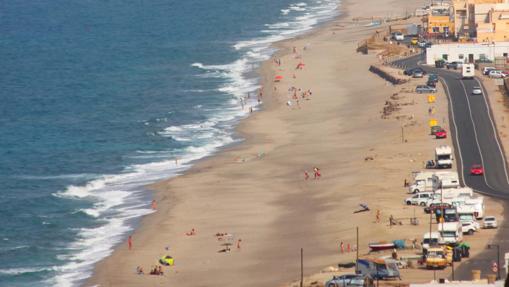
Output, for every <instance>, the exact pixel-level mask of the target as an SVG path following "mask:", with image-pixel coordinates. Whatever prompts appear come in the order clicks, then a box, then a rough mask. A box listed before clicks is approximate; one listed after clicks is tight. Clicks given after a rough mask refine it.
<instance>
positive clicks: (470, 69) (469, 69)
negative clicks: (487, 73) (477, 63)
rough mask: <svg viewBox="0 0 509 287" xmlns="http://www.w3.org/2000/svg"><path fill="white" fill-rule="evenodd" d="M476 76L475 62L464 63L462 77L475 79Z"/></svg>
mask: <svg viewBox="0 0 509 287" xmlns="http://www.w3.org/2000/svg"><path fill="white" fill-rule="evenodd" d="M474 76H475V68H474V64H463V68H462V70H461V77H462V78H463V79H473V78H474Z"/></svg>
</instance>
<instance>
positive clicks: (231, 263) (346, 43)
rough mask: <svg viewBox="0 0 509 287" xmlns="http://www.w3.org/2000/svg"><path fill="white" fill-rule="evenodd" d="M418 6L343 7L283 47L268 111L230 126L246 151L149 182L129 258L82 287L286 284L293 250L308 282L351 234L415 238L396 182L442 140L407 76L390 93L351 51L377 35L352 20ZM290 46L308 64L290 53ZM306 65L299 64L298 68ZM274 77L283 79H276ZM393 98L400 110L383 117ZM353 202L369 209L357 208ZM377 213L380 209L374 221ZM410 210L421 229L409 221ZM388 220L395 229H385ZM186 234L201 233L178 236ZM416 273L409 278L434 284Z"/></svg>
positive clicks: (294, 274) (401, 2)
mask: <svg viewBox="0 0 509 287" xmlns="http://www.w3.org/2000/svg"><path fill="white" fill-rule="evenodd" d="M423 2H425V1H408V0H370V1H351V0H349V1H346V2H344V3H343V4H342V9H344V10H343V11H342V13H343V17H341V18H339V19H338V20H336V21H334V22H332V23H330V24H328V25H326V26H324V27H322V28H320V29H318V30H317V31H316V32H314V33H310V34H308V35H306V36H303V37H299V38H297V39H294V40H292V41H287V42H284V43H281V44H280V48H281V51H280V52H279V54H278V55H276V57H280V58H281V61H282V66H281V67H278V66H276V65H274V64H273V63H272V62H271V61H269V62H267V63H266V64H265V65H264V67H263V69H262V77H263V80H264V83H265V86H264V96H263V101H264V110H263V111H261V112H259V113H255V114H254V115H253V116H252V117H250V118H249V119H248V120H246V121H244V122H242V123H241V125H240V126H239V128H238V131H239V133H240V134H241V135H242V136H243V137H244V138H245V139H246V140H245V141H244V143H242V144H240V145H237V146H234V147H230V148H228V149H227V150H225V151H224V152H221V153H220V154H218V155H216V156H214V157H211V158H208V159H206V160H203V161H200V162H199V163H197V164H196V165H195V167H194V168H192V170H190V171H189V172H187V173H186V174H185V175H183V176H180V177H177V178H174V179H172V180H169V181H165V182H161V183H158V184H155V185H154V188H155V189H156V190H158V192H157V193H156V195H155V199H156V201H157V202H158V211H157V212H156V213H154V214H152V215H150V216H147V217H145V218H144V219H143V220H142V222H141V227H140V228H139V229H138V230H137V231H136V232H135V233H134V234H133V245H134V248H133V250H128V249H127V243H126V244H124V245H123V246H119V247H118V248H117V250H116V251H115V252H114V253H113V255H112V256H110V257H108V258H107V259H105V260H104V261H102V262H101V263H99V264H98V265H97V268H96V270H95V274H94V276H93V277H92V278H91V279H90V280H89V281H88V282H87V283H86V286H91V285H95V284H98V285H100V286H163V285H164V286H168V285H171V286H239V285H240V286H283V285H285V284H286V283H287V282H291V281H293V280H295V279H296V278H298V276H299V272H300V266H299V264H300V248H304V254H305V273H306V274H313V273H316V272H318V271H320V270H321V269H323V268H324V267H325V266H329V265H335V264H337V263H338V262H344V261H347V260H349V259H351V258H353V256H354V253H353V252H352V253H346V254H341V253H340V252H339V243H340V242H341V241H343V242H344V243H345V248H346V247H347V244H348V243H350V244H351V246H352V247H353V245H354V244H355V227H357V226H358V227H359V229H360V243H359V250H360V252H361V254H365V253H366V252H367V251H368V248H367V244H368V243H369V242H372V241H378V240H394V239H410V238H415V237H419V238H420V237H422V234H423V233H424V232H426V230H427V228H428V216H426V215H425V214H424V213H423V211H422V210H421V208H414V207H407V206H405V205H404V204H403V199H404V198H405V197H407V195H406V194H405V189H404V188H403V181H404V178H407V179H410V172H411V171H417V170H420V169H422V167H423V162H424V161H425V160H426V159H429V158H431V157H432V156H433V148H434V147H435V146H436V145H438V144H440V143H445V142H446V143H448V144H450V140H449V139H447V140H442V141H438V140H435V139H433V138H432V137H431V136H429V135H428V133H429V129H428V127H427V120H428V119H429V115H428V110H427V109H428V104H427V103H426V97H425V96H423V95H417V94H414V93H410V92H405V91H406V90H410V89H411V88H412V85H415V82H412V83H409V84H407V85H405V86H398V87H393V86H391V85H388V84H387V83H386V82H384V81H383V80H381V79H380V78H378V77H377V76H375V75H374V74H371V73H369V72H368V71H367V70H368V67H369V65H370V63H373V62H375V61H376V55H375V54H369V55H361V54H357V53H356V52H355V49H356V48H357V45H358V42H359V41H360V40H362V39H364V38H366V37H368V36H369V35H371V34H372V33H373V32H374V31H375V29H376V28H367V27H364V26H363V25H364V24H366V22H356V21H352V20H351V19H353V18H355V17H360V16H387V15H389V13H392V14H404V13H405V11H412V10H413V9H414V8H415V7H417V6H420V4H423ZM294 46H295V47H297V49H298V54H299V55H301V57H302V59H296V58H295V55H294V54H293V53H291V48H292V47H294ZM305 46H306V47H307V49H306V50H303V47H305ZM301 60H302V61H303V62H304V63H305V64H306V66H305V68H304V69H303V70H298V71H296V70H295V66H296V65H297V64H298V63H299V62H300V61H301ZM276 74H277V75H283V77H284V78H283V80H282V81H281V82H280V83H276V84H273V82H272V79H273V77H274V76H275V75H276ZM293 74H295V76H296V78H295V79H294V78H293ZM291 86H294V87H297V88H301V89H303V90H308V89H311V91H312V96H310V99H309V100H305V99H301V100H300V108H298V107H297V105H296V103H295V102H294V103H293V105H292V107H288V106H287V105H286V102H287V101H288V100H290V99H291V98H292V94H291V93H289V92H288V89H289V87H291ZM395 93H397V95H396V96H395V97H393V99H391V98H390V97H391V95H393V94H395ZM437 98H438V101H437V103H436V104H435V107H436V115H434V117H436V118H437V119H439V121H440V122H441V123H442V124H443V125H445V126H446V127H448V124H447V100H446V98H445V97H444V96H443V92H441V93H440V94H439V96H438V97H437ZM387 100H390V101H392V102H395V103H399V104H400V106H399V107H400V108H401V109H400V110H399V111H395V112H394V113H392V114H391V115H390V116H389V117H388V118H387V119H382V118H381V111H382V109H383V107H384V104H385V103H386V101H387ZM402 127H403V132H404V140H403V141H402ZM366 159H367V160H366ZM371 159H372V160H371ZM313 167H319V168H320V169H321V172H322V178H321V179H320V180H313V179H310V180H307V181H306V180H304V171H305V170H307V171H309V172H310V174H311V176H312V169H313ZM359 203H367V204H368V205H369V206H370V208H371V209H372V211H371V212H364V213H358V214H353V211H354V210H357V209H358V207H359ZM489 207H490V208H495V209H496V208H500V206H498V205H495V204H490V205H489ZM376 209H380V210H381V212H382V219H383V222H382V223H379V224H376V223H375V222H374V220H375V210H376ZM414 212H415V215H416V216H417V217H418V218H419V220H420V222H421V224H420V225H417V226H413V225H409V224H408V222H409V218H410V217H413V216H414ZM391 214H392V215H394V217H396V218H398V219H399V220H400V221H402V222H403V225H401V226H395V227H393V228H389V226H388V217H389V216H390V215H391ZM192 228H195V229H196V231H197V233H196V235H194V236H186V235H185V233H186V232H189V231H190V230H191V229H192ZM217 232H228V233H232V234H234V236H235V239H234V241H233V243H234V245H233V246H232V247H231V249H232V250H231V252H228V253H219V252H218V250H220V249H223V248H224V246H222V245H221V244H222V243H224V241H218V240H217V239H216V237H215V236H214V234H216V233H217ZM483 233H484V232H483ZM484 234H485V235H484V236H486V237H488V236H490V233H489V232H487V233H484ZM493 234H494V232H493ZM239 238H241V239H242V243H241V248H240V249H237V248H236V246H235V244H236V240H238V239H239ZM419 241H420V240H419ZM166 247H169V251H166V250H165V248H166ZM474 251H475V250H474ZM165 254H170V255H172V256H173V257H174V258H175V262H176V264H175V266H173V267H165V268H164V271H165V274H164V276H150V275H136V274H135V269H136V267H137V266H142V267H143V268H144V269H145V271H146V272H147V271H148V270H149V269H150V268H151V266H154V265H156V264H157V260H158V258H160V257H161V256H163V255H165ZM418 274H419V275H412V273H411V272H410V273H409V274H408V278H414V277H415V278H419V276H421V277H422V278H421V280H424V281H426V280H430V279H432V278H433V275H432V273H429V272H419V273H418ZM422 274H424V275H422ZM404 276H405V274H404Z"/></svg>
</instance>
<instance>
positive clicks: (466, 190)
mask: <svg viewBox="0 0 509 287" xmlns="http://www.w3.org/2000/svg"><path fill="white" fill-rule="evenodd" d="M435 194H436V196H435V198H437V199H438V200H440V199H441V197H442V198H443V199H444V200H447V199H455V198H458V197H464V198H472V197H473V196H474V191H473V190H472V189H471V188H470V187H458V188H444V189H438V190H436V191H435Z"/></svg>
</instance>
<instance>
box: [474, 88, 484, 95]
mask: <svg viewBox="0 0 509 287" xmlns="http://www.w3.org/2000/svg"><path fill="white" fill-rule="evenodd" d="M472 95H482V89H481V87H474V88H473V89H472Z"/></svg>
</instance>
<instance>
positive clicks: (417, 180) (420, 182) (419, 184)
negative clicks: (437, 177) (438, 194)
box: [408, 171, 434, 193]
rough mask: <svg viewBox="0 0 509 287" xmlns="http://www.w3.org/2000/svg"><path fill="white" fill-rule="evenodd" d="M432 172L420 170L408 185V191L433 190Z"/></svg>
mask: <svg viewBox="0 0 509 287" xmlns="http://www.w3.org/2000/svg"><path fill="white" fill-rule="evenodd" d="M433 174H434V173H433V172H431V171H421V172H418V173H416V174H415V176H414V183H413V184H411V185H410V186H408V193H419V192H424V191H433V181H432V178H433Z"/></svg>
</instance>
